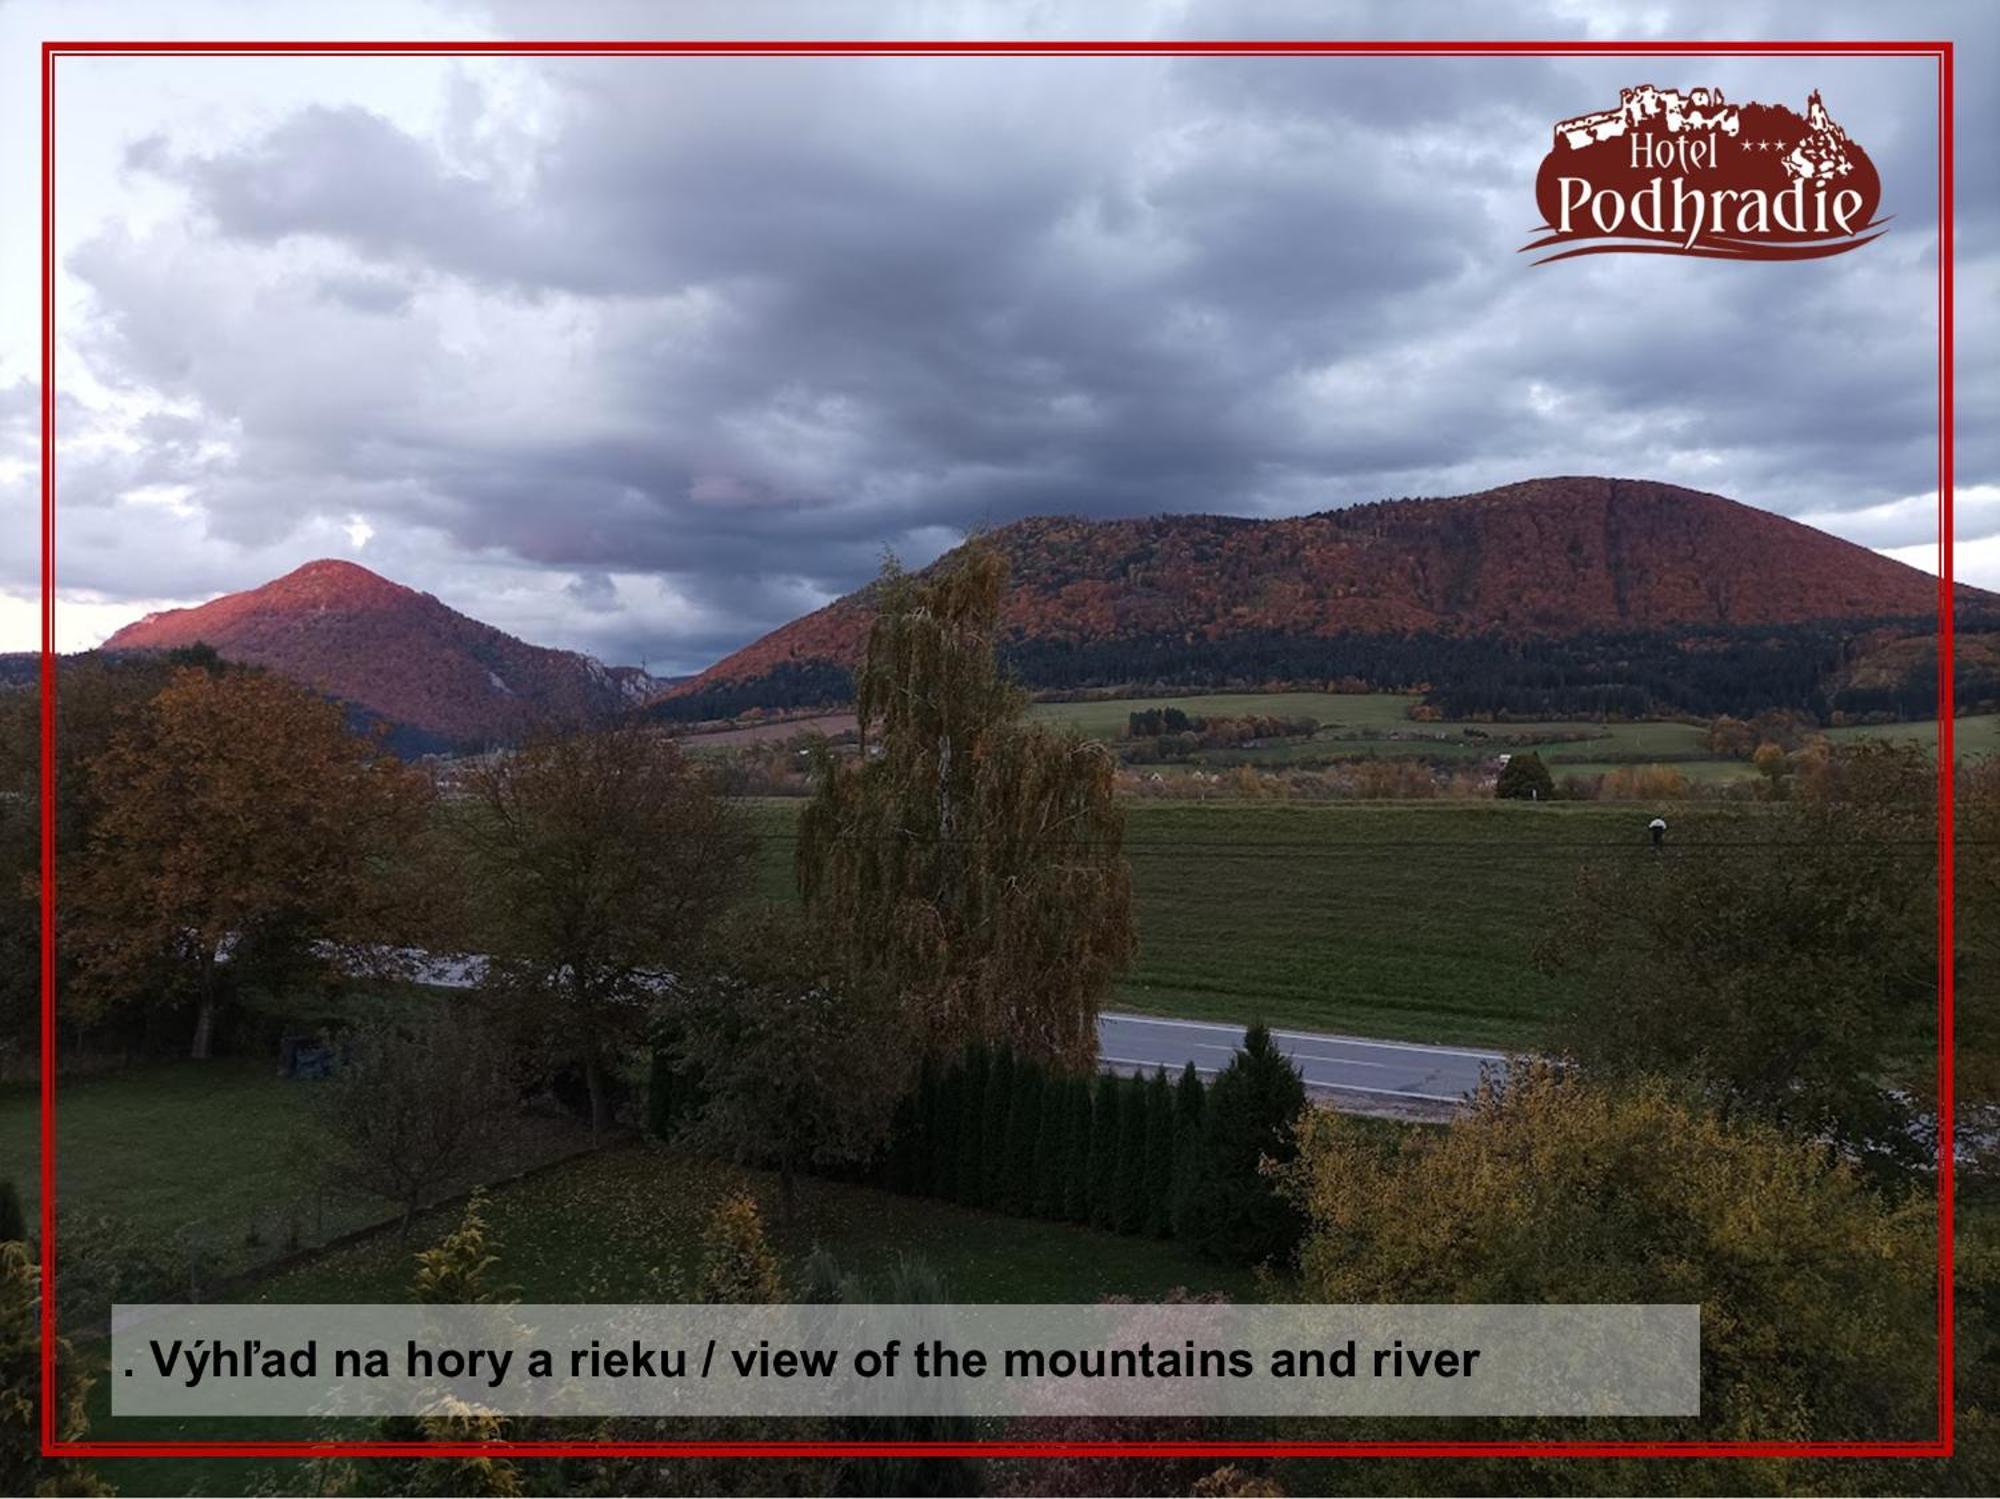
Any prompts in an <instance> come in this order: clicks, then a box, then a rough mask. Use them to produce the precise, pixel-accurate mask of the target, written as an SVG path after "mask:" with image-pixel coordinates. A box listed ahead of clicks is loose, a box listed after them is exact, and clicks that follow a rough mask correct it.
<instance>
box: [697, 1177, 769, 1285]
mask: <svg viewBox="0 0 2000 1499" xmlns="http://www.w3.org/2000/svg"><path fill="white" fill-rule="evenodd" d="M784 1294H785V1290H784V1283H783V1281H782V1280H781V1279H780V1278H779V1275H778V1257H777V1255H776V1254H775V1253H773V1252H772V1250H771V1246H770V1244H769V1242H768V1241H767V1240H766V1239H765V1237H764V1215H763V1214H762V1213H760V1212H758V1210H757V1202H756V1199H755V1198H753V1197H751V1196H750V1195H749V1193H747V1192H737V1193H734V1194H732V1195H731V1196H728V1197H725V1198H723V1200H722V1201H721V1202H720V1203H718V1204H717V1205H716V1209H715V1211H714V1212H713V1213H712V1214H710V1215H709V1220H708V1224H707V1226H706V1227H704V1228H703V1229H702V1231H701V1277H700V1280H699V1283H698V1284H697V1287H696V1291H695V1299H696V1300H698V1301H705V1302H709V1303H712V1304H716V1305H730V1304H733V1305H766V1304H768V1303H770V1302H774V1301H782V1300H783V1299H784Z"/></svg>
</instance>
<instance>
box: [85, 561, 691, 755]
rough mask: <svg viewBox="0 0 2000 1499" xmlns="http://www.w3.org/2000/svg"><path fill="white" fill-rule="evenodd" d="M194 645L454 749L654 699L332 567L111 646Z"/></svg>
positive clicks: (607, 671)
mask: <svg viewBox="0 0 2000 1499" xmlns="http://www.w3.org/2000/svg"><path fill="white" fill-rule="evenodd" d="M196 641H205V642H207V643H208V644H209V645H212V646H214V647H215V649H216V650H217V651H218V652H220V653H221V655H222V656H223V657H224V658H225V659H226V660H230V661H242V662H247V663H249V664H251V665H255V666H262V667H266V668H268V669H270V670H272V671H275V672H278V673H280V674H281V675H283V676H287V677H290V678H292V679H293V680H294V681H297V682H301V683H303V684H305V685H306V686H309V687H313V688H315V689H317V690H319V691H321V692H324V693H326V694H327V695H328V696H330V697H336V698H340V699H342V700H343V701H345V702H347V703H349V704H351V705H352V706H353V707H354V708H355V709H358V710H359V713H358V715H357V716H358V717H361V718H363V719H367V718H375V719H382V720H387V721H388V722H389V723H391V724H394V725H397V726H399V727H403V728H407V729H413V730H417V731H419V732H420V733H421V734H422V735H424V736H429V737H430V738H431V739H433V740H436V741H442V742H443V743H447V744H450V745H454V746H476V745H480V744H486V743H492V742H497V741H504V740H508V739H512V738H515V737H518V736H519V735H520V734H521V733H523V732H525V731H526V730H528V729H530V728H533V727H534V726H536V725H538V724H544V723H550V724H575V723H580V722H585V721H588V720H592V719H597V718H602V717H606V716H610V715H614V714H616V713H619V712H621V711H623V710H624V709H626V708H629V707H631V706H632V705H633V704H635V703H638V702H641V701H643V700H644V699H645V698H647V697H649V696H650V695H652V693H653V692H654V691H655V690H656V686H655V683H654V682H653V679H652V678H651V677H648V676H647V675H646V674H645V673H644V672H642V671H640V670H638V669H637V668H634V667H607V666H605V665H603V664H602V663H601V662H598V661H596V660H593V659H592V658H591V657H589V656H584V655H579V654H577V653H576V652H574V651H556V650H548V649H546V648H544V647H542V646H536V645H529V644H527V643H526V642H524V641H520V640H516V639H515V638H514V637H513V636H512V635H508V634H506V633H504V632H503V631H500V630H496V629H494V628H493V626H491V625H486V624H481V623H480V622H479V621H478V620H476V619H470V618H468V617H467V616H465V615H463V614H460V613H459V612H458V611H457V610H455V609H452V608H449V607H448V606H446V605H445V604H443V603H440V602H439V601H438V600H437V599H435V598H433V597H432V596H431V595H430V594H427V593H419V592H417V591H416V590H415V589H413V588H405V587H403V586H402V585H401V584H399V583H392V582H390V581H389V580H388V579H387V578H384V577H381V576H380V575H378V574H376V573H373V572H370V571H369V570H368V569H367V568H365V567H361V566H358V565H356V564H355V563H352V562H342V561H337V560H331V559H329V560H325V561H320V562H308V563H307V564H306V565H305V566H304V567H301V568H299V569H297V570H296V571H294V572H289V573H287V574H285V576H284V577H282V578H279V579H276V580H275V581H273V582H270V583H266V584H265V585H264V586H263V587H261V588H252V589H250V590H248V591H247V592H244V593H231V594H225V595H223V596H222V597H221V598H219V599H212V600H210V601H209V602H208V603H206V604H202V605H199V606H197V607H195V608H192V609H169V610H166V611H165V612H163V613H159V614H149V615H147V616H146V617H145V618H144V619H142V620H139V621H138V622H137V623H135V624H130V625H127V626H126V627H125V628H124V629H122V630H120V631H119V632H118V633H117V634H115V635H113V636H112V637H111V638H110V639H109V640H107V641H106V642H105V643H104V649H106V650H108V651H137V650H171V649H173V648H175V647H177V646H186V645H192V644H194V643H195V642H196Z"/></svg>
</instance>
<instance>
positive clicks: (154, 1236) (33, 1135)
mask: <svg viewBox="0 0 2000 1499" xmlns="http://www.w3.org/2000/svg"><path fill="white" fill-rule="evenodd" d="M311 1087H312V1084H311V1083H303V1082H291V1081H287V1080H285V1079H283V1078H281V1077H279V1076H278V1075H277V1069H276V1067H275V1066H274V1064H273V1063H272V1062H270V1061H267V1060H258V1061H248V1060H243V1059H241V1058H217V1059H215V1060H213V1061H209V1062H201V1063H194V1062H155V1063H148V1064H145V1065H139V1066H133V1067H131V1068H128V1069H126V1070H123V1071H120V1072H116V1073H109V1074H105V1075H102V1076H98V1077H90V1078H80V1079H76V1080H65V1081H63V1082H62V1084H61V1085H60V1087H59V1088H58V1090H57V1103H56V1171H57V1182H58V1191H57V1201H58V1202H59V1203H60V1204H61V1209H62V1218H63V1222H64V1223H65V1224H69V1225H74V1226H76V1231H77V1232H86V1231H87V1230H88V1229H89V1228H90V1227H92V1226H94V1225H92V1224H89V1223H86V1220H95V1219H98V1218H100V1217H102V1216H105V1215H110V1216H112V1217H114V1218H116V1219H117V1220H118V1221H119V1223H120V1224H121V1225H124V1226H126V1227H128V1228H129V1229H130V1230H132V1231H133V1232H134V1233H135V1234H137V1235H138V1236H140V1237H142V1238H143V1239H145V1240H146V1241H148V1243H151V1244H157V1245H171V1246H173V1251H172V1252H173V1253H174V1254H175V1255H176V1256H181V1255H188V1254H191V1255H193V1256H194V1257H195V1259H196V1260H197V1262H198V1263H199V1265H200V1266H201V1267H202V1274H203V1276H204V1278H205V1279H208V1280H213V1279H216V1278H219V1277H224V1276H233V1275H236V1274H240V1273H242V1272H244V1271H246V1270H249V1269H252V1268H254V1267H255V1266H257V1265H259V1264H263V1263H268V1262H270V1261H272V1260H274V1259H276V1258H277V1257H279V1256H280V1255H283V1254H285V1253H287V1252H288V1250H290V1249H291V1248H293V1247H295V1245H294V1241H293V1235H294V1232H296V1235H297V1244H311V1243H316V1242H322V1241H324V1240H325V1239H328V1238H333V1237H337V1236H339V1235H340V1234H343V1233H346V1232H348V1231H349V1230H352V1229H356V1228H360V1227H363V1226H365V1225H367V1224H371V1223H378V1222H381V1221H382V1220H383V1219H385V1218H386V1217H389V1216H390V1215H391V1214H392V1213H393V1212H394V1211H395V1210H394V1208H393V1206H392V1205H391V1204H389V1203H388V1202H386V1201H384V1200H383V1199H380V1198H375V1197H368V1196H361V1195H345V1194H333V1193H329V1194H326V1195H325V1196H324V1198H322V1197H321V1196H320V1194H318V1193H317V1192H316V1191H315V1190H314V1188H313V1185H312V1180H311V1172H310V1169H309V1166H308V1164H307V1162H306V1161H304V1160H303V1159H302V1158H301V1155H300V1153H299V1152H300V1147H301V1144H302V1142H303V1140H304V1139H306V1138H309V1133H308V1127H307V1118H306V1114H305V1110H304V1107H303V1105H304V1102H305V1098H306V1092H307V1090H308V1089H310V1088H311ZM39 1122H40V1113H39V1097H38V1095H37V1094H36V1093H35V1091H34V1090H33V1089H31V1088H27V1087H14V1088H9V1089H7V1090H6V1092H5V1093H4V1094H3V1095H0V1175H4V1176H9V1177H12V1178H13V1180H14V1182H15V1183H16V1185H17V1187H18V1188H19V1190H20V1193H21V1199H22V1204H23V1207H24V1208H25V1210H26V1212H27V1214H28V1216H29V1218H30V1219H31V1220H32V1219H34V1218H35V1217H36V1216H37V1215H38V1214H39V1213H40V1211H41V1190H40V1187H41V1168H40V1163H39V1159H38V1156H37V1148H38V1142H39V1139H40V1130H39V1127H38V1126H39ZM586 1134H587V1131H584V1130H582V1129H581V1128H580V1127H579V1126H575V1125H574V1124H572V1123H571V1122H570V1121H568V1120H561V1119H552V1118H535V1119H532V1120H530V1121H528V1124H527V1127H526V1129H525V1130H524V1134H523V1138H522V1139H521V1140H520V1141H519V1142H517V1144H516V1146H515V1147H514V1149H513V1150H512V1151H511V1152H510V1154H509V1157H508V1160H507V1162H506V1164H505V1165H504V1166H502V1167H501V1168H500V1169H501V1172H502V1173H504V1172H506V1171H511V1170H515V1169H518V1168H519V1167H520V1166H522V1165H524V1164H527V1163H529V1162H531V1161H535V1160H541V1159H548V1158H551V1157H554V1156H557V1155H562V1154H567V1153H569V1152H571V1151H574V1150H575V1149H577V1148H578V1147H579V1145H580V1144H581V1143H582V1139H583V1137H584V1136H585V1135H586Z"/></svg>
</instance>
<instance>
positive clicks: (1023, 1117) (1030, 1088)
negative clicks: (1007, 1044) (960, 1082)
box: [998, 1058, 1044, 1213]
mask: <svg viewBox="0 0 2000 1499" xmlns="http://www.w3.org/2000/svg"><path fill="white" fill-rule="evenodd" d="M1043 1082H1044V1079H1043V1073H1042V1069H1041V1068H1040V1067H1039V1066H1037V1065H1036V1064H1035V1063H1033V1062H1031V1061H1028V1060H1027V1059H1026V1058H1023V1059H1022V1060H1020V1061H1018V1062H1016V1063H1015V1064H1014V1097H1013V1101H1012V1102H1011V1103H1010V1104H1009V1105H1008V1108H1007V1146H1006V1151H1005V1158H1006V1163H1007V1170H1006V1177H1005V1180H1004V1181H1003V1182H1002V1184H1001V1192H1000V1201H999V1204H998V1206H999V1207H1000V1209H1001V1211H1003V1212H1008V1213H1028V1212H1032V1211H1033V1210H1034V1206H1035V1185H1036V1177H1035V1145H1036V1142H1037V1140H1038V1139H1039V1137H1040V1128H1041V1122H1042V1105H1043V1098H1042V1095H1043Z"/></svg>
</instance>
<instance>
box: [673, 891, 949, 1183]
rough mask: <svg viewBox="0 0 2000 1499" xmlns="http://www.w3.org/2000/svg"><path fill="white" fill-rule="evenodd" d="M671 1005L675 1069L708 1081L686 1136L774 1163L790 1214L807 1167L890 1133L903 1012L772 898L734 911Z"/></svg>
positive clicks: (898, 1086)
mask: <svg viewBox="0 0 2000 1499" xmlns="http://www.w3.org/2000/svg"><path fill="white" fill-rule="evenodd" d="M666 1003H667V1005H668V1006H669V1009H670V1012H671V1014H672V1017H673V1020H674V1025H673V1028H672V1029H673V1034H674V1035H675V1036H676V1038H677V1040H676V1043H675V1045H676V1050H675V1070H676V1071H677V1072H680V1073H682V1074H692V1075H694V1076H697V1077H699V1078H700V1079H701V1088H702V1096H703V1104H702V1108H701V1112H700V1113H699V1114H698V1115H696V1116H695V1117H694V1118H693V1119H692V1120H691V1121H690V1122H689V1123H688V1124H687V1125H686V1126H685V1127H684V1129H683V1131H682V1133H683V1135H684V1136H685V1137H686V1138H687V1139H689V1140H691V1141H692V1142H693V1143H695V1144H696V1145H698V1146H701V1147H704V1148H707V1149H710V1150H715V1151H719V1152H726V1153H729V1154H732V1155H735V1156H737V1157H738V1158H739V1159H740V1158H746V1157H747V1158H752V1159H762V1160H767V1161H771V1162H773V1163H774V1164H775V1165H776V1166H777V1168H778V1182H779V1204H780V1206H779V1212H780V1215H781V1216H782V1217H783V1218H784V1219H785V1220H786V1221H790V1219H791V1216H792V1210H793V1204H794V1201H795V1193H796V1179H797V1175H798V1173H799V1172H800V1171H801V1170H803V1169H805V1168H807V1167H811V1166H830V1165H837V1164H843V1163H850V1162H858V1161H864V1160H867V1159H868V1158H869V1157H870V1156H871V1155H872V1154H873V1153H874V1151H875V1149H876V1148H877V1147H878V1146H879V1145H880V1144H881V1143H882V1142H883V1140H884V1139H885V1138H887V1135H888V1127H889V1120H890V1116H891V1114H892V1113H893V1111H894V1109H895V1107H896V1101H897V1100H898V1099H899V1098H901V1097H902V1096H903V1095H904V1093H905V1092H907V1091H908V1088H909V1085H910V1079H911V1076H912V1073H913V1071H914V1069H913V1068H912V1067H911V1066H910V1060H911V1049H910V1048H909V1047H908V1046H906V1045H904V1044H902V1039H901V1033H900V1029H899V1021H900V1017H899V1012H898V1010H897V1008H896V1006H895V1005H894V1004H893V1002H891V1001H890V1000H889V999H888V997H887V996H885V995H883V994H882V993H881V992H880V991H879V990H877V989H875V988H873V987H872V986H870V985H869V984H868V982H867V981H866V980H865V979H863V980H858V981H857V980H854V979H851V978H849V977H848V976H847V975H846V973H845V972H844V971H843V969H842V967H841V966H840V964H839V963H838V961H837V959H836V958H835V956H834V949H833V945H832V944H830V943H829V942H827V941H826V940H825V939H824V937H823V935H822V934H820V933H819V932H817V931H815V930H814V929H813V928H812V926H811V924H810V923H809V922H808V921H807V920H806V919H804V918H802V917H801V916H799V915H798V914H796V913H794V912H790V911H785V910H782V909H780V908H778V907H776V906H768V905H767V906H760V907H754V908H752V909H750V910H748V911H746V912H742V913H738V914H735V915H732V916H731V917H730V918H728V919H727V920H726V921H725V922H724V923H723V924H722V926H721V927H720V928H719V929H718V933H717V937H716V940H715V942H714V943H713V944H712V948H711V952H710V953H709V954H708V955H707V956H706V957H705V958H704V959H703V960H702V962H701V965H700V972H699V973H698V975H697V976H696V977H694V978H693V979H691V980H682V981H679V982H677V983H676V984H675V985H674V986H673V990H672V993H671V997H670V998H669V999H668V1000H667V1001H666Z"/></svg>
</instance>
